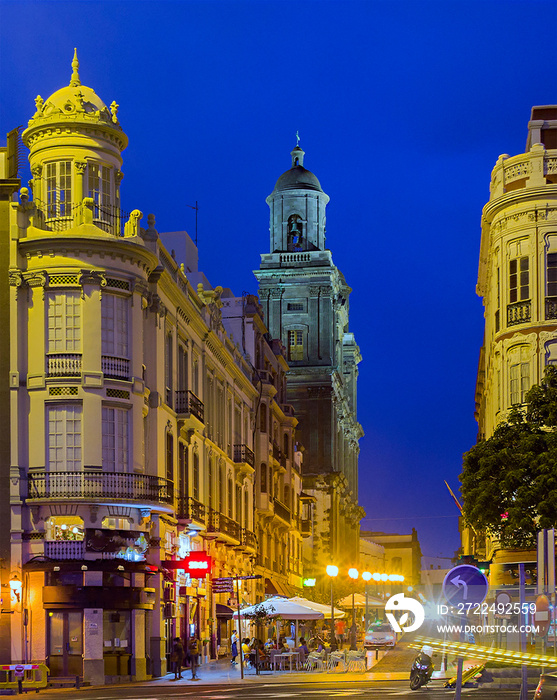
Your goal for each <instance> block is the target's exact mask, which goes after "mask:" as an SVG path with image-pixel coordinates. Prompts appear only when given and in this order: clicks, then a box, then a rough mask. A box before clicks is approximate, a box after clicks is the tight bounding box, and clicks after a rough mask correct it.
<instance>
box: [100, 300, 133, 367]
mask: <svg viewBox="0 0 557 700" xmlns="http://www.w3.org/2000/svg"><path fill="white" fill-rule="evenodd" d="M128 302H129V300H128V298H127V297H121V296H119V295H118V294H107V293H103V295H102V300H101V352H102V354H103V355H110V356H112V357H124V358H127V357H128V352H129V344H128V314H129V310H128V309H129V303H128Z"/></svg>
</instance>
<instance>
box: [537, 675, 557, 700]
mask: <svg viewBox="0 0 557 700" xmlns="http://www.w3.org/2000/svg"><path fill="white" fill-rule="evenodd" d="M555 698H557V671H554V672H553V673H542V674H541V676H540V682H539V683H538V687H537V688H536V692H535V693H534V700H555Z"/></svg>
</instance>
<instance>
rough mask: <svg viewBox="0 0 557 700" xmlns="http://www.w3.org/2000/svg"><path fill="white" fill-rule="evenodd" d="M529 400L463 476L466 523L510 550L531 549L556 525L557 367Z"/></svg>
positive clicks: (478, 449) (470, 458) (477, 451)
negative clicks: (539, 534) (543, 530)
mask: <svg viewBox="0 0 557 700" xmlns="http://www.w3.org/2000/svg"><path fill="white" fill-rule="evenodd" d="M526 402H527V408H526V411H522V410H520V409H519V408H513V409H512V410H511V412H510V414H509V419H508V421H507V422H506V423H503V424H501V425H500V426H499V427H498V428H497V429H496V430H495V432H494V433H493V435H492V437H490V438H489V439H488V440H485V441H483V442H480V443H478V444H477V445H475V446H474V447H472V449H471V450H469V451H468V452H466V453H465V454H464V459H463V470H462V474H461V476H460V480H461V482H462V487H461V492H462V497H463V501H464V504H463V508H464V515H465V518H466V520H467V522H468V523H469V524H470V525H472V527H473V528H474V529H475V530H480V531H486V532H488V533H489V534H491V535H493V536H494V537H497V538H498V539H499V540H500V541H501V544H503V545H504V546H507V547H518V548H521V547H532V546H534V544H535V541H536V533H537V532H538V530H540V529H541V528H551V527H557V367H555V366H554V365H548V366H547V367H546V370H545V375H544V378H543V380H542V381H541V383H540V385H539V386H534V387H532V389H530V391H529V392H528V393H527V394H526Z"/></svg>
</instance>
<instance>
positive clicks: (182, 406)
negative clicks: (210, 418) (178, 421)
mask: <svg viewBox="0 0 557 700" xmlns="http://www.w3.org/2000/svg"><path fill="white" fill-rule="evenodd" d="M176 413H177V414H178V415H179V416H185V415H192V416H195V418H197V420H198V421H200V422H201V423H204V422H205V414H204V406H203V401H201V400H200V399H198V398H197V396H196V395H195V394H194V393H193V392H192V391H189V390H187V389H180V390H179V391H176Z"/></svg>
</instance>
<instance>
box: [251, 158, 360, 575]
mask: <svg viewBox="0 0 557 700" xmlns="http://www.w3.org/2000/svg"><path fill="white" fill-rule="evenodd" d="M304 155H305V154H304V151H303V150H302V149H301V148H300V146H299V145H296V147H295V148H294V149H293V150H292V152H291V157H292V165H291V167H290V169H289V170H287V171H286V172H285V173H283V174H282V175H281V176H280V177H279V179H278V180H277V182H276V184H275V187H274V189H273V191H272V192H271V194H270V195H269V196H268V197H267V200H266V201H267V204H268V205H269V209H270V253H265V254H262V255H261V264H260V268H259V270H257V271H256V272H255V276H256V277H257V280H258V282H259V296H260V299H261V303H262V305H263V308H264V310H265V315H266V322H267V327H268V328H269V331H270V333H271V335H272V336H273V337H275V338H280V339H281V340H282V343H283V344H284V346H285V347H286V349H287V359H288V363H289V366H290V371H289V373H288V385H287V402H288V403H289V404H291V405H293V407H294V409H295V411H296V417H297V418H298V421H299V436H300V442H301V445H303V447H304V449H305V452H304V459H303V475H302V476H303V486H304V493H305V494H306V495H307V496H309V497H311V498H310V499H309V500H308V503H309V502H310V501H311V503H312V506H311V509H312V515H311V520H312V522H313V527H312V531H311V534H310V535H309V536H308V538H307V539H306V542H305V544H306V547H305V551H304V567H305V568H304V573H305V574H307V575H311V574H316V575H319V574H320V573H322V571H321V569H324V567H325V566H326V565H327V564H329V563H332V562H333V563H338V562H341V563H342V562H343V561H345V562H346V564H351V563H355V562H356V561H357V556H358V539H359V521H360V519H361V518H362V517H363V511H362V509H361V508H360V507H359V506H358V453H359V446H358V441H359V439H360V437H361V436H362V435H363V431H362V429H361V426H360V424H359V423H358V421H357V391H356V387H357V376H358V363H359V362H360V360H361V355H360V350H359V348H358V346H357V344H356V341H355V338H354V335H353V334H352V333H351V332H350V331H349V324H348V321H349V295H350V292H351V289H350V287H349V286H348V285H347V283H346V281H345V279H344V276H343V274H342V273H341V272H340V270H339V269H338V268H337V267H336V266H335V265H334V263H333V258H332V254H331V251H330V250H329V249H328V248H327V247H326V244H325V228H326V207H327V203H328V202H329V197H328V195H327V194H325V192H324V191H323V189H322V188H321V184H320V183H319V180H318V179H317V177H316V176H315V175H314V174H313V173H312V172H310V171H309V170H307V169H306V168H305V167H304ZM307 515H308V514H307V513H306V514H305V515H302V518H303V519H306V518H307Z"/></svg>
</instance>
